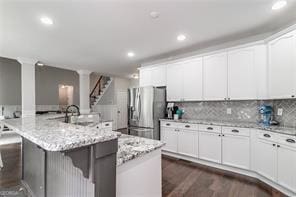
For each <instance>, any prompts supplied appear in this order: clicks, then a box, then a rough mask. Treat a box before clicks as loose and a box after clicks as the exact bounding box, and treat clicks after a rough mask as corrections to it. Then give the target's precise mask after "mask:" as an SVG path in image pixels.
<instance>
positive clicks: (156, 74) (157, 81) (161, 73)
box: [151, 65, 166, 87]
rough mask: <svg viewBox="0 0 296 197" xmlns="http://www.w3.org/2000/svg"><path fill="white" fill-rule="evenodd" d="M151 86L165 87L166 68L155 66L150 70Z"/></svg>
mask: <svg viewBox="0 0 296 197" xmlns="http://www.w3.org/2000/svg"><path fill="white" fill-rule="evenodd" d="M151 85H152V86H155V87H162V86H166V66H165V65H161V66H155V67H152V68H151Z"/></svg>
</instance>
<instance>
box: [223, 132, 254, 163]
mask: <svg viewBox="0 0 296 197" xmlns="http://www.w3.org/2000/svg"><path fill="white" fill-rule="evenodd" d="M222 164H225V165H230V166H233V167H237V168H242V169H250V138H249V137H245V136H235V135H224V136H223V137H222Z"/></svg>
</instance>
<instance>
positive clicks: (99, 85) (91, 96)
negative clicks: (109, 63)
mask: <svg viewBox="0 0 296 197" xmlns="http://www.w3.org/2000/svg"><path fill="white" fill-rule="evenodd" d="M102 79H103V76H100V78H99V79H98V81H97V82H96V85H95V87H94V88H93V89H92V91H91V92H90V95H89V98H90V99H91V100H92V98H95V97H96V96H97V95H94V93H95V91H96V89H97V87H99V91H98V94H100V92H101V81H102Z"/></svg>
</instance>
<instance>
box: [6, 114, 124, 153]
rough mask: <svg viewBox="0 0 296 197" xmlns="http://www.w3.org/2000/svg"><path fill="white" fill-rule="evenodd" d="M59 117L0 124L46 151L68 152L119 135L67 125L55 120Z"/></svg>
mask: <svg viewBox="0 0 296 197" xmlns="http://www.w3.org/2000/svg"><path fill="white" fill-rule="evenodd" d="M59 116H61V115H56V114H55V115H45V116H37V117H29V118H19V119H8V120H3V121H2V122H1V123H3V124H5V125H7V126H8V127H10V128H11V129H13V130H14V131H15V132H16V133H18V134H19V135H21V136H23V137H24V138H26V139H28V140H30V141H31V142H33V143H35V144H37V145H38V146H40V147H41V148H43V149H45V150H47V151H64V150H70V149H74V148H78V147H82V146H88V145H91V144H96V143H99V142H104V141H109V140H112V139H116V138H117V137H118V135H120V134H119V133H117V132H113V131H102V130H98V129H96V128H95V127H89V126H79V125H74V124H67V123H64V122H62V121H60V120H57V119H55V118H58V117H59Z"/></svg>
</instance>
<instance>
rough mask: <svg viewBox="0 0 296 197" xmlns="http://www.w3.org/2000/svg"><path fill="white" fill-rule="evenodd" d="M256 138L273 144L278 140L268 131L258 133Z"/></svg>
mask: <svg viewBox="0 0 296 197" xmlns="http://www.w3.org/2000/svg"><path fill="white" fill-rule="evenodd" d="M258 138H260V139H264V140H268V141H273V142H277V140H278V136H277V135H276V134H274V133H271V132H269V131H260V132H259V133H258Z"/></svg>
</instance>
